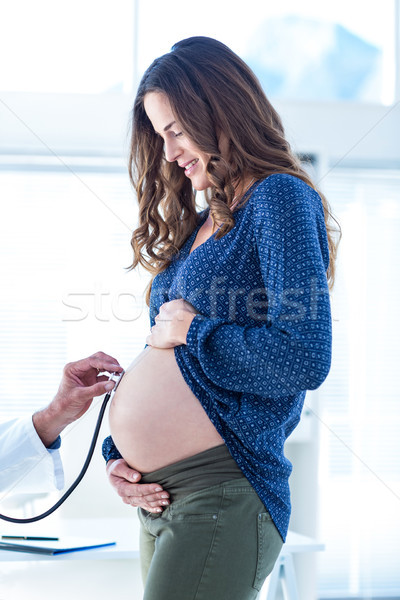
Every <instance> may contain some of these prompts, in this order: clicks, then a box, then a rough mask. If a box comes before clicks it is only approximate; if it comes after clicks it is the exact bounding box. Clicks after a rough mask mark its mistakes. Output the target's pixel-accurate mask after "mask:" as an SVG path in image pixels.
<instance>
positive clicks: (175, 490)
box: [140, 444, 245, 501]
mask: <svg viewBox="0 0 400 600" xmlns="http://www.w3.org/2000/svg"><path fill="white" fill-rule="evenodd" d="M240 478H245V476H244V475H243V473H242V471H241V470H240V468H239V467H238V466H237V464H236V462H235V461H234V459H233V458H232V456H231V455H230V453H229V450H228V448H227V447H226V445H225V444H221V445H220V446H215V447H214V448H209V449H208V450H204V451H203V452H199V453H198V454H194V455H193V456H189V458H184V459H183V460H180V461H178V462H175V463H173V464H171V465H167V466H166V467H162V468H161V469H157V470H156V471H151V472H150V473H144V474H143V475H142V478H141V480H140V483H159V484H160V485H161V486H162V487H163V488H164V489H165V490H166V491H167V492H169V494H170V497H171V500H172V501H174V500H180V499H182V498H184V497H185V496H187V495H188V494H192V493H193V492H198V491H200V490H203V489H204V488H207V487H211V486H213V485H218V484H220V483H224V482H225V481H230V480H231V479H240Z"/></svg>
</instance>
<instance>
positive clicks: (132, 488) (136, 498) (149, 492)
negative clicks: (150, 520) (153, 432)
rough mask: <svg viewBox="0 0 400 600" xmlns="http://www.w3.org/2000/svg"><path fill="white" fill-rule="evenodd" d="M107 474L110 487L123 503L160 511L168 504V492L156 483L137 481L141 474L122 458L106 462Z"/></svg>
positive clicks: (154, 511) (151, 510)
mask: <svg viewBox="0 0 400 600" xmlns="http://www.w3.org/2000/svg"><path fill="white" fill-rule="evenodd" d="M106 470H107V476H108V480H109V482H110V483H111V485H112V487H113V488H114V489H115V491H116V492H117V494H118V495H119V496H120V497H121V498H122V501H123V502H124V503H125V504H130V505H131V506H138V507H140V508H144V510H147V511H148V512H151V513H160V512H162V510H163V508H165V507H166V506H167V505H168V504H169V494H168V492H165V491H164V490H163V489H162V487H161V485H158V484H157V483H138V481H140V478H141V474H140V473H138V471H135V470H134V469H131V467H130V466H129V465H128V463H127V462H126V461H125V460H124V459H123V458H119V459H117V460H113V459H111V460H109V461H108V462H107V469H106Z"/></svg>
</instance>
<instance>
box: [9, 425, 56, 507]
mask: <svg viewBox="0 0 400 600" xmlns="http://www.w3.org/2000/svg"><path fill="white" fill-rule="evenodd" d="M63 487H64V472H63V467H62V462H61V457H60V451H59V449H58V448H56V449H48V448H46V447H45V446H44V445H43V443H42V441H41V439H40V438H39V436H38V434H37V432H36V429H35V427H34V425H33V421H32V416H31V415H29V416H27V417H23V418H21V419H14V420H12V421H7V422H5V423H0V492H1V496H2V497H3V498H4V497H5V495H4V492H6V495H7V496H8V495H9V494H11V493H12V494H22V493H24V494H29V493H44V492H54V491H56V490H60V489H62V488H63Z"/></svg>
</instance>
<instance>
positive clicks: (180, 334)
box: [146, 298, 197, 348]
mask: <svg viewBox="0 0 400 600" xmlns="http://www.w3.org/2000/svg"><path fill="white" fill-rule="evenodd" d="M196 314H197V311H196V310H195V308H194V307H193V306H192V305H191V304H190V303H189V302H186V300H183V298H180V299H179V300H171V301H170V302H165V303H164V304H162V305H161V306H160V312H159V313H158V315H157V316H156V318H155V321H156V323H155V325H154V326H153V327H152V328H151V333H150V335H148V336H147V338H146V344H148V345H149V346H154V347H155V348H174V347H175V346H179V345H181V344H186V336H187V332H188V331H189V327H190V324H191V322H192V321H193V319H194V317H195V315H196Z"/></svg>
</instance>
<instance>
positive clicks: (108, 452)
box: [101, 435, 122, 462]
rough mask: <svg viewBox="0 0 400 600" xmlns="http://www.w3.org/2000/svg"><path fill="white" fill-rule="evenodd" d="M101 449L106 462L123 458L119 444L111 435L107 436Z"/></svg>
mask: <svg viewBox="0 0 400 600" xmlns="http://www.w3.org/2000/svg"><path fill="white" fill-rule="evenodd" d="M101 451H102V455H103V458H104V460H105V461H106V462H108V461H109V460H112V459H119V458H122V456H121V454H120V453H119V451H118V448H117V446H116V445H115V444H114V440H113V439H112V437H111V435H109V436H108V437H106V439H105V440H104V441H103V445H102V448H101Z"/></svg>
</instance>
